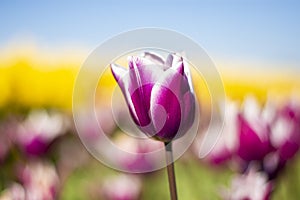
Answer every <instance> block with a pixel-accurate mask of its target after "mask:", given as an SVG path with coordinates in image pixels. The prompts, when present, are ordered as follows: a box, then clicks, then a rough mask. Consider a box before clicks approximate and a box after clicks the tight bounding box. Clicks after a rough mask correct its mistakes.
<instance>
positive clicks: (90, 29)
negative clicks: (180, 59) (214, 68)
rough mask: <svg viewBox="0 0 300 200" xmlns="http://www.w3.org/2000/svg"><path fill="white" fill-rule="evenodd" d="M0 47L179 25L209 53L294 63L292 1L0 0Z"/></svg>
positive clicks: (87, 41)
mask: <svg viewBox="0 0 300 200" xmlns="http://www.w3.org/2000/svg"><path fill="white" fill-rule="evenodd" d="M0 19H1V20H0V27H1V31H0V47H1V46H5V45H7V44H9V43H10V42H11V41H13V40H15V39H19V38H21V39H26V37H30V38H32V37H33V38H34V39H35V40H36V42H37V43H38V44H41V45H46V46H47V45H48V46H60V45H68V44H76V45H79V46H80V45H82V46H86V47H88V48H91V49H92V48H94V47H96V46H97V45H98V44H100V43H101V42H102V41H103V40H105V39H107V38H109V37H111V36H113V35H116V34H118V33H119V32H123V31H126V30H130V29H134V28H139V27H161V28H168V29H173V30H176V31H179V32H181V33H183V34H185V35H187V36H189V37H191V38H193V39H194V40H195V41H197V42H198V43H199V44H200V45H202V46H203V47H204V48H205V49H206V50H207V51H208V53H209V54H210V55H212V56H213V57H214V56H216V57H221V58H224V59H247V60H263V61H272V62H280V63H287V64H289V63H292V64H294V65H296V66H299V68H300V3H298V2H297V1H271V0H268V1H267V0H262V1H255V0H253V1H246V0H245V1H238V0H236V1H233V0H232V1H225V0H224V1H221V0H220V1H217V0H213V1H196V0H195V1H192V0H188V1H183V0H182V1H180V0H175V1H166V0H161V1H159V0H153V1H147V0H146V1H135V0H133V1H130V0H127V1H116V0H112V1H108V0H107V1H70V0H68V1H58V0H54V1H51V2H50V1H48V2H46V3H42V1H30V0H29V1H23V2H17V1H1V3H0Z"/></svg>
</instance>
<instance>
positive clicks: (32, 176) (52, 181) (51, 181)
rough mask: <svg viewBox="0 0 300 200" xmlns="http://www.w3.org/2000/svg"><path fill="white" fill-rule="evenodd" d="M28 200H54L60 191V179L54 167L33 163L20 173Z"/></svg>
mask: <svg viewBox="0 0 300 200" xmlns="http://www.w3.org/2000/svg"><path fill="white" fill-rule="evenodd" d="M19 179H20V181H21V183H22V184H23V186H24V189H25V193H26V199H39V200H54V199H56V198H57V194H58V190H59V183H60V181H59V177H58V175H57V172H56V169H55V167H54V165H52V164H50V163H47V162H42V161H32V162H30V163H29V164H27V165H26V166H25V167H24V168H21V169H20V171H19Z"/></svg>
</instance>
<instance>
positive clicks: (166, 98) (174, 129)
mask: <svg viewBox="0 0 300 200" xmlns="http://www.w3.org/2000/svg"><path fill="white" fill-rule="evenodd" d="M178 66H179V65H178ZM178 66H176V67H178ZM174 69H175V67H174V68H170V69H168V70H167V71H165V72H164V74H163V76H162V77H161V78H160V80H159V81H158V82H157V83H156V84H155V85H154V87H153V90H152V94H151V101H150V111H151V118H152V122H153V125H154V127H155V129H156V133H157V135H156V136H157V137H158V138H164V139H167V140H171V139H173V138H174V137H175V136H176V134H177V133H178V132H179V127H180V125H181V123H187V122H185V121H181V120H182V119H183V118H182V117H183V114H184V112H185V106H187V107H186V109H187V110H189V109H192V105H191V107H190V108H189V107H188V105H184V104H185V103H191V102H190V101H191V99H189V97H186V100H187V101H189V102H185V100H184V95H185V93H186V92H188V91H189V90H188V86H189V85H188V81H187V79H186V78H185V77H184V76H182V74H181V72H183V65H180V66H179V67H178V68H177V69H176V71H175V70H174ZM160 106H162V107H163V108H164V109H165V113H166V116H165V118H166V120H165V124H164V126H163V127H162V128H161V121H162V120H163V118H164V117H163V116H162V114H163V113H161V109H160ZM187 118H188V117H187Z"/></svg>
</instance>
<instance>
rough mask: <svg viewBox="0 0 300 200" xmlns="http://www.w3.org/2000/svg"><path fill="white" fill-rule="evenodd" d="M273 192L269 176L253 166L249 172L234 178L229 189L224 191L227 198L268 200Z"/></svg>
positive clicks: (223, 193) (226, 199)
mask: <svg viewBox="0 0 300 200" xmlns="http://www.w3.org/2000/svg"><path fill="white" fill-rule="evenodd" d="M271 192H272V183H271V182H268V179H267V176H266V175H265V174H264V173H262V172H257V170H256V169H254V168H251V169H250V171H249V172H247V173H246V174H242V175H237V176H236V177H234V178H233V180H232V182H231V186H230V188H229V189H228V190H224V191H223V192H222V196H223V198H224V199H225V200H268V199H270V195H271Z"/></svg>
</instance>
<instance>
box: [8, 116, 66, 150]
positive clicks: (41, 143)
mask: <svg viewBox="0 0 300 200" xmlns="http://www.w3.org/2000/svg"><path fill="white" fill-rule="evenodd" d="M66 129H67V120H66V118H65V117H64V116H63V115H61V114H59V113H50V114H48V113H47V112H46V111H44V110H40V111H32V112H31V113H30V114H29V116H28V117H27V119H26V120H25V121H24V122H23V123H21V124H20V125H19V127H18V130H17V134H16V136H15V138H14V140H15V141H16V143H17V144H18V145H20V147H21V148H22V150H23V151H24V152H25V153H27V154H29V155H41V154H43V153H45V152H46V151H47V149H48V147H49V145H50V144H51V142H53V140H54V139H55V138H56V137H58V136H59V135H61V134H63V133H65V131H66Z"/></svg>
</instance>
